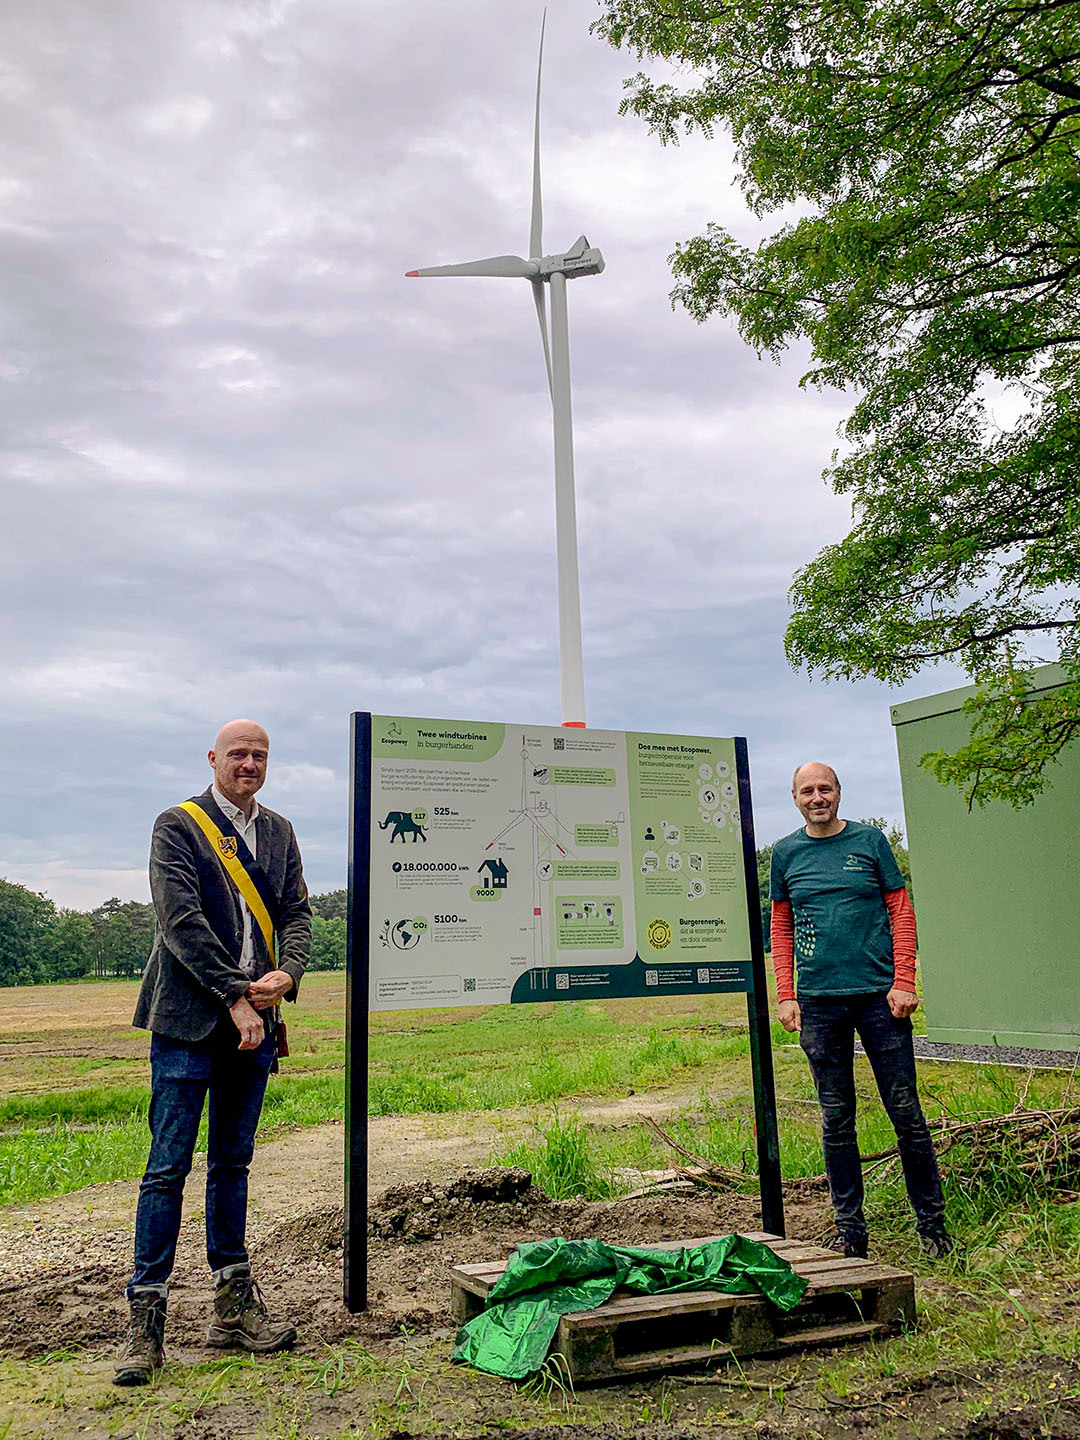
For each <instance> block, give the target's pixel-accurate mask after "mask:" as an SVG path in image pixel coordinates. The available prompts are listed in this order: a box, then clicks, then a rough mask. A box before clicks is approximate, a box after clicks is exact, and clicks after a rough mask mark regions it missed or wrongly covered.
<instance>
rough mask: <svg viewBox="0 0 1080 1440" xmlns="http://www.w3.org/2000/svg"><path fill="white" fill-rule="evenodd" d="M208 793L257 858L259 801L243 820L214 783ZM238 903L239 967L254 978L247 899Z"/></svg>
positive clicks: (239, 810) (239, 811)
mask: <svg viewBox="0 0 1080 1440" xmlns="http://www.w3.org/2000/svg"><path fill="white" fill-rule="evenodd" d="M210 794H211V795H212V796H213V797H214V801H215V803H216V804H217V806H218V808H219V809H220V810H221V812H222V814H223V815H224V816H225V818H226V819H227V820H228V821H229V822H230V824H231V825H232V827H233V829H234V830H235V831H236V833H237V834H238V835H239V836H240V838H241V840H243V842H244V844H245V845H246V846H247V847H248V849H249V850H250V851H251V858H252V859H253V860H257V859H258V858H259V857H258V855H257V854H256V852H255V821H256V820H257V819H258V818H259V802H258V801H257V800H256V801H255V803H254V804H253V805H252V807H251V819H250V820H245V819H244V812H243V811H242V810H241V809H240V806H239V805H234V804H233V803H232V801H231V800H227V799H226V798H225V796H224V795H223V794H222V793H221V791H220V790H219V789H218V788H217V786H216V785H211V786H210ZM240 904H241V907H242V908H243V911H244V945H243V949H242V950H241V951H240V969H241V970H243V972H244V974H245V975H250V976H251V978H252V979H253V980H254V979H256V978H257V976H256V974H255V970H256V959H255V939H254V936H253V935H252V932H251V911H250V910H249V909H248V907H247V901H246V900H244V899H243V898H241V901H240Z"/></svg>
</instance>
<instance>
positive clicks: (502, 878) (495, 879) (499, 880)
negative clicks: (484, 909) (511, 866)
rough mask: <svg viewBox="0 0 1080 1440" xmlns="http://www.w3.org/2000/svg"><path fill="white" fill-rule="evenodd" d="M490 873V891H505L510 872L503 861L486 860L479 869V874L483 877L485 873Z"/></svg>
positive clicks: (488, 883) (488, 884)
mask: <svg viewBox="0 0 1080 1440" xmlns="http://www.w3.org/2000/svg"><path fill="white" fill-rule="evenodd" d="M485 870H487V871H488V872H489V879H488V882H487V886H488V889H489V890H505V889H506V882H507V879H508V878H509V875H510V872H509V870H507V868H506V866H505V865H504V864H503V862H502V861H501V860H485V861H484V863H483V864H482V865H480V866H478V867H477V874H479V875H482V874H483V873H484V871H485Z"/></svg>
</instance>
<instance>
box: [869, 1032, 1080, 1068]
mask: <svg viewBox="0 0 1080 1440" xmlns="http://www.w3.org/2000/svg"><path fill="white" fill-rule="evenodd" d="M914 1039H915V1055H916V1058H917V1059H919V1060H944V1061H949V1060H961V1061H963V1062H964V1064H965V1065H1015V1066H1017V1067H1018V1068H1019V1069H1022V1070H1072V1069H1074V1068H1077V1058H1078V1055H1080V1052H1078V1051H1076V1050H1025V1049H1023V1048H1022V1047H1020V1046H1017V1045H954V1044H952V1043H950V1042H947V1041H942V1040H927V1038H926V1036H925V1035H916V1036H915V1037H914ZM855 1050H856V1053H857V1054H859V1055H862V1054H863V1053H864V1052H863V1048H862V1046H861V1045H860V1044H859V1043H858V1041H856V1042H855Z"/></svg>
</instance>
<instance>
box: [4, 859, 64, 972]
mask: <svg viewBox="0 0 1080 1440" xmlns="http://www.w3.org/2000/svg"><path fill="white" fill-rule="evenodd" d="M55 917H56V908H55V906H54V905H53V903H52V901H51V900H50V899H49V898H48V897H47V896H45V895H38V894H36V893H35V892H34V891H33V890H28V889H27V888H26V886H25V885H17V884H15V883H14V882H13V881H11V880H0V985H34V984H37V983H38V982H39V981H41V980H44V979H45V969H44V964H43V951H44V944H45V936H46V934H47V932H48V929H49V927H50V926H51V925H52V923H53V921H54V919H55Z"/></svg>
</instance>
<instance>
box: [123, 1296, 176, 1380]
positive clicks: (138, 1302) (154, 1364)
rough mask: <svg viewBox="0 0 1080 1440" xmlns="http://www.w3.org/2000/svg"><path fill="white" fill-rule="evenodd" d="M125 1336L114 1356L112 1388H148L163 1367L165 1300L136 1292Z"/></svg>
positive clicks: (163, 1297)
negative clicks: (114, 1370)
mask: <svg viewBox="0 0 1080 1440" xmlns="http://www.w3.org/2000/svg"><path fill="white" fill-rule="evenodd" d="M130 1303H131V1319H130V1321H129V1322H128V1333H127V1335H126V1336H125V1337H124V1339H123V1341H122V1342H121V1345H120V1348H119V1350H118V1351H117V1352H116V1374H115V1375H114V1376H113V1384H114V1385H148V1384H149V1383H150V1381H151V1380H152V1379H153V1378H154V1371H155V1370H160V1369H161V1367H162V1365H164V1363H165V1296H164V1295H159V1294H158V1293H157V1291H156V1290H147V1291H137V1292H136V1294H135V1295H134V1296H133V1297H132V1300H131V1302H130Z"/></svg>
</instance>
